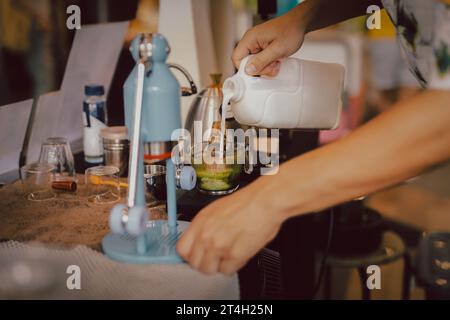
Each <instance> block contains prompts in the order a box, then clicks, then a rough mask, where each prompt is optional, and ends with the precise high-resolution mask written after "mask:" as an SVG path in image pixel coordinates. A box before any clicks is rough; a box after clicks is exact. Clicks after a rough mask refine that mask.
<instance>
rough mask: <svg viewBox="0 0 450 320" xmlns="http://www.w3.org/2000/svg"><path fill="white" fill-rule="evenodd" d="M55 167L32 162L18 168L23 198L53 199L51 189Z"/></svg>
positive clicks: (33, 199)
mask: <svg viewBox="0 0 450 320" xmlns="http://www.w3.org/2000/svg"><path fill="white" fill-rule="evenodd" d="M54 171H55V167H54V166H52V165H50V164H46V163H32V164H29V165H26V166H23V167H22V168H20V179H21V180H22V187H23V192H24V195H25V198H26V199H28V200H31V201H43V200H49V199H53V198H54V197H55V196H56V195H55V193H54V192H53V191H52V188H51V184H52V181H53V176H54Z"/></svg>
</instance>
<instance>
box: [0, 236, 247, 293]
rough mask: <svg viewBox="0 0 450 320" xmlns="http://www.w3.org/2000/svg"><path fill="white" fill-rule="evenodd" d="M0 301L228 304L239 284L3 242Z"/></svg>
mask: <svg viewBox="0 0 450 320" xmlns="http://www.w3.org/2000/svg"><path fill="white" fill-rule="evenodd" d="M70 266H75V267H72V268H70ZM78 267H79V271H80V272H79V275H80V277H79V280H80V281H79V284H80V287H81V289H77V288H76V287H77V284H78V282H77V279H76V277H77V275H78ZM68 269H69V271H70V272H69V273H67V271H68ZM67 282H69V287H71V288H72V290H70V289H69V288H68V285H67ZM0 298H3V299H4V298H26V299H29V298H33V299H55V298H56V299H227V300H231V299H239V284H238V278H237V275H233V276H230V277H229V276H224V275H213V276H208V275H204V274H201V273H199V272H197V271H194V270H192V269H191V268H190V267H189V266H188V265H186V264H174V265H156V264H152V265H133V264H123V263H119V262H115V261H112V260H110V259H109V258H107V257H106V256H105V255H103V254H102V253H100V252H97V251H94V250H92V249H90V248H88V247H86V246H77V247H75V248H73V249H69V250H67V249H59V248H51V247H48V246H46V247H44V246H43V245H42V244H39V243H26V244H25V243H20V242H16V241H8V242H3V243H0Z"/></svg>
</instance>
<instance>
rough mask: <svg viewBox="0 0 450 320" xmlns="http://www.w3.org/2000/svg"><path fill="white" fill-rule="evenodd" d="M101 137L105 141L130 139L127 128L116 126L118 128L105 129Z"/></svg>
mask: <svg viewBox="0 0 450 320" xmlns="http://www.w3.org/2000/svg"><path fill="white" fill-rule="evenodd" d="M100 136H101V137H102V138H103V139H111V140H127V139H128V133H127V127H125V126H116V127H108V128H104V129H102V131H101V133H100Z"/></svg>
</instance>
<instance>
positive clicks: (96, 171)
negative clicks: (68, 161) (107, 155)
mask: <svg viewBox="0 0 450 320" xmlns="http://www.w3.org/2000/svg"><path fill="white" fill-rule="evenodd" d="M84 179H85V184H86V190H87V196H88V200H89V201H90V202H93V203H97V204H106V203H112V202H116V201H117V200H119V199H120V180H119V169H118V168H117V167H113V166H97V167H92V168H88V169H86V171H85V174H84Z"/></svg>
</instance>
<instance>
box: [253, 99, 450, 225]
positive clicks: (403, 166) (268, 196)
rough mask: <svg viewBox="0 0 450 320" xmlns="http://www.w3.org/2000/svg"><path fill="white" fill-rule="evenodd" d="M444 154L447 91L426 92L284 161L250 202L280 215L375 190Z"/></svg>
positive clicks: (448, 150) (449, 115)
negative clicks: (333, 138) (347, 132)
mask: <svg viewBox="0 0 450 320" xmlns="http://www.w3.org/2000/svg"><path fill="white" fill-rule="evenodd" d="M449 158H450V92H445V91H428V92H424V93H422V94H420V95H418V96H416V97H413V98H412V99H409V100H406V101H403V102H401V103H399V104H397V105H396V106H393V107H392V108H391V109H390V110H388V111H386V112H385V113H383V114H381V115H380V116H379V117H377V118H376V119H374V120H372V121H371V122H369V123H367V124H365V125H364V126H362V127H360V128H359V129H357V130H356V131H354V132H353V133H351V134H349V135H348V136H347V137H346V138H344V139H342V140H340V141H338V142H335V143H332V144H330V145H327V146H324V147H321V148H319V149H316V150H314V151H312V152H309V153H307V154H305V155H302V156H300V157H297V158H295V159H292V160H290V161H288V162H287V163H285V164H283V165H281V166H280V170H279V172H278V174H276V175H274V176H266V177H261V178H260V179H258V180H257V181H256V182H255V183H254V184H252V185H251V186H250V187H251V189H252V190H250V191H251V192H252V194H254V195H255V197H256V199H255V202H257V201H261V205H262V206H264V207H266V208H271V209H272V210H274V211H276V212H281V216H283V219H285V218H288V217H290V216H294V215H298V214H302V213H307V212H314V211H318V210H321V209H324V208H327V207H330V206H333V205H336V204H338V203H342V202H344V201H348V200H351V199H354V198H356V197H358V196H362V195H366V194H369V193H371V192H374V191H377V190H380V189H382V188H385V187H387V186H390V185H393V184H396V183H398V182H401V181H403V180H405V179H407V178H409V177H412V176H415V175H417V174H418V173H420V172H421V171H423V170H424V169H426V168H427V167H430V166H432V165H434V164H438V163H440V162H443V161H445V160H447V159H449ZM280 190H283V191H282V192H280Z"/></svg>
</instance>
